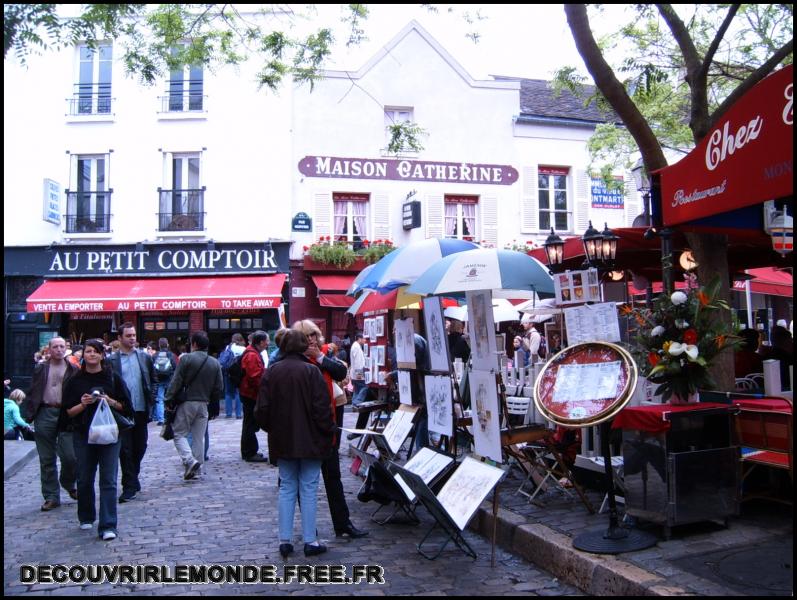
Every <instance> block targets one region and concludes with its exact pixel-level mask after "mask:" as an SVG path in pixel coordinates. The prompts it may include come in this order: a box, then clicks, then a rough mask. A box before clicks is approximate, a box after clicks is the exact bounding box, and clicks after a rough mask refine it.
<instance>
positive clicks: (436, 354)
mask: <svg viewBox="0 0 797 600" xmlns="http://www.w3.org/2000/svg"><path fill="white" fill-rule="evenodd" d="M423 318H424V321H425V324H426V338H427V343H428V345H429V346H428V347H429V359H430V362H431V367H432V371H438V372H441V373H449V372H450V371H451V363H450V362H449V360H448V340H447V339H446V325H445V320H444V319H443V307H442V306H441V304H440V298H437V297H435V296H432V297H429V298H425V299H424V301H423Z"/></svg>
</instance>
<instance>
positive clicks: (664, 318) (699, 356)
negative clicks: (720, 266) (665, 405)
mask: <svg viewBox="0 0 797 600" xmlns="http://www.w3.org/2000/svg"><path fill="white" fill-rule="evenodd" d="M686 278H687V289H686V290H683V291H682V290H678V291H676V292H674V293H672V294H661V295H660V296H659V298H658V299H657V300H656V301H655V302H654V304H653V307H652V309H648V308H644V309H632V308H630V307H623V310H622V312H623V313H624V314H626V315H630V316H632V317H633V321H632V323H635V325H636V332H635V333H636V335H635V337H634V338H633V339H634V347H633V349H632V353H633V354H634V358H635V359H636V361H637V364H638V365H639V369H640V372H641V373H642V375H644V376H645V377H647V378H648V380H650V381H652V382H653V383H657V384H659V387H658V388H657V389H656V391H655V394H656V395H660V396H661V397H662V399H663V401H665V402H667V401H671V403H672V404H684V403H686V402H690V401H692V400H693V399H694V398H695V396H696V394H697V391H698V390H699V389H706V390H709V389H713V388H715V387H716V384H715V383H714V381H713V380H712V378H711V375H710V373H709V369H710V367H711V364H712V361H713V360H714V359H715V358H716V357H717V356H718V355H719V354H720V353H721V352H724V351H725V350H727V349H730V348H734V347H736V346H738V345H739V343H740V339H739V338H738V337H736V336H734V335H733V334H732V332H731V329H730V328H729V327H728V326H727V325H726V324H725V323H724V322H723V321H722V320H721V319H719V318H718V316H719V315H718V313H719V312H720V311H726V310H730V307H729V306H728V304H727V303H726V302H724V301H722V300H718V299H717V291H718V290H719V286H720V279H719V276H717V277H714V278H713V279H712V281H711V282H710V283H709V284H708V285H707V286H705V287H698V286H697V281H696V280H697V278H696V276H695V275H692V274H689V275H687V276H686Z"/></svg>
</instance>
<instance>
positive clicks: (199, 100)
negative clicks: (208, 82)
mask: <svg viewBox="0 0 797 600" xmlns="http://www.w3.org/2000/svg"><path fill="white" fill-rule="evenodd" d="M177 83H179V86H176V89H174V90H169V91H168V92H167V93H168V95H167V96H158V99H159V100H160V106H161V112H199V111H202V110H203V108H204V107H205V99H206V98H207V96H205V95H203V94H202V80H201V79H198V80H193V79H191V80H189V81H188V86H189V89H188V90H183V89H182V84H183V82H182V81H180V82H177Z"/></svg>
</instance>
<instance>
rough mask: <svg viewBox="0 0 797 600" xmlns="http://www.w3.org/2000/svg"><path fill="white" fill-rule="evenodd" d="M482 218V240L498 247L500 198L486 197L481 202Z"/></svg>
mask: <svg viewBox="0 0 797 600" xmlns="http://www.w3.org/2000/svg"><path fill="white" fill-rule="evenodd" d="M479 206H480V208H481V213H482V214H481V218H482V238H481V239H482V240H484V241H485V242H486V243H487V244H490V245H492V246H495V247H497V246H498V196H495V195H484V196H482V197H481V198H480V200H479Z"/></svg>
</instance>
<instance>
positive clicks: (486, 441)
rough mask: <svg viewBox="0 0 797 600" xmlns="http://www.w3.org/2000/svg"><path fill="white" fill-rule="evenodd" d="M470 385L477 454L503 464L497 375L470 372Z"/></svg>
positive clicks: (484, 372)
mask: <svg viewBox="0 0 797 600" xmlns="http://www.w3.org/2000/svg"><path fill="white" fill-rule="evenodd" d="M468 384H469V386H470V393H471V414H472V415H473V440H474V444H475V448H476V454H478V455H479V456H486V457H487V458H491V459H492V460H494V461H496V462H499V463H500V462H503V458H502V455H501V421H500V416H499V414H498V390H497V389H496V384H495V374H494V373H491V372H490V371H475V370H474V371H470V372H469V373H468Z"/></svg>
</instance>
